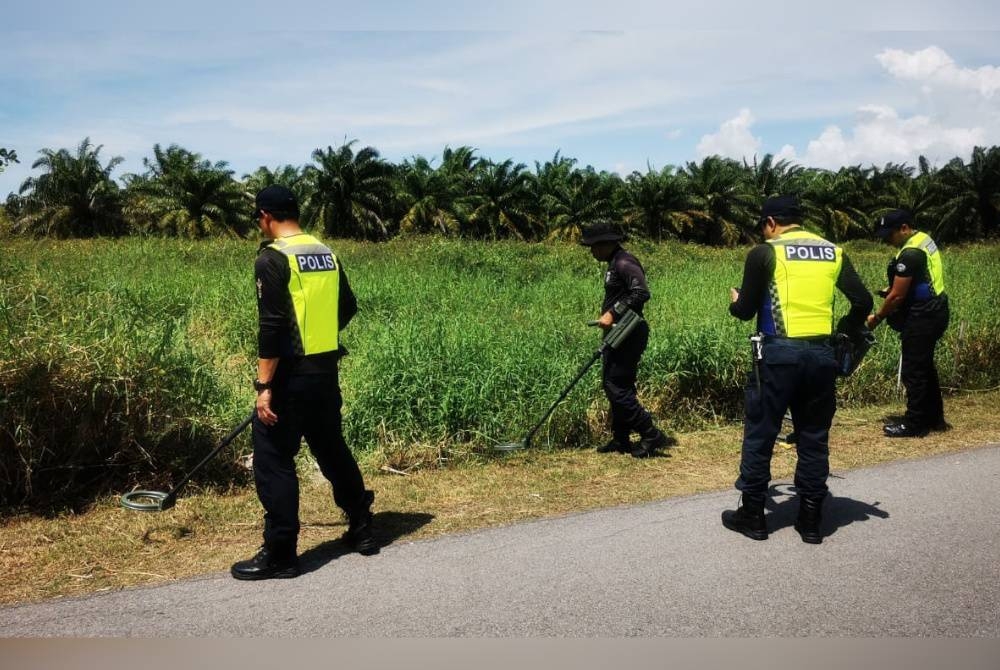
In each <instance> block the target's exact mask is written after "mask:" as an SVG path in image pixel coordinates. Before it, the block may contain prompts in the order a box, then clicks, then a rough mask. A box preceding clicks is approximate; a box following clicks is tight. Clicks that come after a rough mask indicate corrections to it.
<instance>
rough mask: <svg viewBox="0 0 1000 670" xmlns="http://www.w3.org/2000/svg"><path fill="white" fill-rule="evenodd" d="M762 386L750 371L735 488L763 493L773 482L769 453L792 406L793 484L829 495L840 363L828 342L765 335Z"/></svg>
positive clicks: (806, 491) (805, 491)
mask: <svg viewBox="0 0 1000 670" xmlns="http://www.w3.org/2000/svg"><path fill="white" fill-rule="evenodd" d="M759 369H760V391H759V392H758V390H757V380H756V377H755V374H754V372H752V371H751V373H750V376H749V379H748V381H747V387H746V393H745V402H746V407H745V418H744V423H743V453H742V457H741V459H740V476H739V479H737V480H736V488H738V489H739V490H741V491H743V492H744V493H746V494H749V495H763V494H764V493H766V492H767V487H768V484H769V483H770V481H771V455H772V454H773V453H774V441H775V439H777V437H778V433H779V432H780V431H781V421H782V419H783V418H784V416H785V412H786V411H787V410H788V409H791V410H792V421H793V423H794V425H795V432H796V433H797V435H798V441H797V442H796V443H795V449H796V451H797V452H798V459H797V463H796V465H795V488H796V489H797V490H798V493H799V494H800V495H804V496H821V495H824V494H826V492H827V486H826V479H827V477H828V476H829V474H830V448H829V437H830V424H831V423H832V422H833V415H834V412H835V411H836V409H837V399H836V381H837V363H836V360H835V359H834V354H833V347H831V346H830V345H829V344H827V343H817V342H809V341H806V340H790V339H780V338H767V339H765V341H764V360H763V361H761V363H760V365H759Z"/></svg>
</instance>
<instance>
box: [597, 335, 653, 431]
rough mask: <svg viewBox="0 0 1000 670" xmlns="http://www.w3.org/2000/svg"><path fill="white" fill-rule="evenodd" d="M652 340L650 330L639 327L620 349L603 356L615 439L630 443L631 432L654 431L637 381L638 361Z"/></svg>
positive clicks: (604, 375)
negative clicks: (637, 389)
mask: <svg viewBox="0 0 1000 670" xmlns="http://www.w3.org/2000/svg"><path fill="white" fill-rule="evenodd" d="M648 341H649V327H648V326H647V325H646V324H640V325H639V326H638V327H636V329H635V330H634V331H633V332H632V334H631V335H630V336H629V337H628V339H626V340H625V341H624V342H623V343H622V344H621V346H620V347H619V348H618V349H616V350H608V351H606V352H605V353H604V365H603V374H602V377H603V385H604V394H605V396H606V397H607V399H608V403H609V404H610V405H611V430H612V433H613V435H614V436H615V438H617V439H620V440H624V441H625V442H627V441H628V438H629V435H630V433H631V432H632V431H636V432H638V433H640V434H643V435H644V436H645V434H647V433H649V432H650V431H651V430H653V418H652V417H651V416H650V414H649V412H647V411H646V409H645V408H644V407H643V406H642V404H641V403H640V402H639V396H638V393H637V391H636V387H635V382H636V377H637V376H638V371H639V360H640V359H641V358H642V354H643V352H644V351H645V350H646V345H647V343H648Z"/></svg>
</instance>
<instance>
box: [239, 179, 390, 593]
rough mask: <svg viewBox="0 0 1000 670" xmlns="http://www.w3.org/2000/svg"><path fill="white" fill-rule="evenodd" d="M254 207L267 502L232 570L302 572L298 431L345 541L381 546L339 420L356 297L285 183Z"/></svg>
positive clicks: (259, 454) (257, 474) (257, 469)
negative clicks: (251, 549)
mask: <svg viewBox="0 0 1000 670" xmlns="http://www.w3.org/2000/svg"><path fill="white" fill-rule="evenodd" d="M256 206H257V208H256V211H255V212H254V214H255V216H256V217H257V221H258V225H259V226H260V230H261V232H262V233H263V235H264V237H265V238H266V239H265V240H264V242H263V243H262V244H261V246H260V251H259V253H258V255H257V261H256V262H255V263H254V275H255V279H256V285H257V312H258V318H259V321H258V323H259V328H258V336H257V348H258V357H259V358H258V363H257V379H255V380H254V388H255V389H256V391H257V413H256V416H255V417H254V419H253V424H252V425H253V473H254V481H255V482H256V484H257V495H258V497H259V498H260V502H261V505H263V507H264V544H263V546H262V547H261V548H260V551H259V552H258V553H257V555H256V556H254V557H253V558H251V559H249V560H246V561H240V562H239V563H236V564H234V565H233V567H232V570H231V573H232V575H233V577H235V578H236V579H271V578H283V577H295V576H297V575H298V574H299V565H298V557H297V540H298V534H299V482H298V477H297V476H296V472H295V455H296V453H298V451H299V446H300V445H301V441H302V438H303V437H305V440H306V442H307V443H308V445H309V449H310V451H312V454H313V456H315V458H316V462H317V464H318V465H319V468H320V471H321V472H322V473H323V476H324V477H326V478H327V480H329V481H330V483H331V484H332V486H333V499H334V502H335V503H336V504H337V505H338V506H339V507H340V508H341V509H342V510H344V512H345V513H346V514H347V517H348V520H349V526H348V529H347V532H346V533H345V534H344V537H343V538H342V539H343V541H344V542H345V543H347V545H348V546H350V547H351V548H352V549H355V550H356V551H359V552H360V553H363V554H369V553H374V552H376V551H377V550H378V546H377V544H376V542H375V538H374V536H373V534H372V513H371V505H372V502H373V501H374V493H372V492H371V491H367V490H365V484H364V480H363V479H362V477H361V471H360V469H359V468H358V464H357V461H355V459H354V455H353V454H352V453H351V451H350V449H348V447H347V444H346V443H345V441H344V435H343V430H342V427H341V413H340V409H341V405H342V400H341V395H340V383H339V379H338V369H337V366H338V360H339V359H340V356H341V354H342V348H341V347H340V343H339V331H340V330H341V329H343V328H344V326H346V325H347V324H348V322H349V321H350V320H351V318H352V317H353V316H354V314H355V313H356V312H357V301H356V300H355V298H354V293H353V292H352V291H351V287H350V285H349V284H348V282H347V275H345V274H344V268H343V266H342V265H341V263H340V260H339V259H338V258H337V257H336V256H335V255H334V254H333V252H332V251H330V249H329V248H328V247H326V246H325V245H324V244H322V243H321V242H320V241H319V240H317V239H316V238H315V237H313V236H312V235H308V234H306V233H304V232H302V229H301V228H299V223H298V218H299V206H298V201H297V200H296V198H295V195H294V194H293V193H292V192H291V191H290V190H289V189H287V188H285V187H283V186H268V187H267V188H265V189H263V190H261V191H260V192H259V193H258V194H257V197H256Z"/></svg>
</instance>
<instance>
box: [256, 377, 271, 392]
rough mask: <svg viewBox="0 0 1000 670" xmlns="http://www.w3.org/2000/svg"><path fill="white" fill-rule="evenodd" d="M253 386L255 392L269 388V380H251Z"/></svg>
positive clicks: (268, 389)
mask: <svg viewBox="0 0 1000 670" xmlns="http://www.w3.org/2000/svg"><path fill="white" fill-rule="evenodd" d="M253 388H254V390H255V391H256V392H257V393H261V392H263V391H270V390H271V382H262V381H261V380H259V379H254V380H253Z"/></svg>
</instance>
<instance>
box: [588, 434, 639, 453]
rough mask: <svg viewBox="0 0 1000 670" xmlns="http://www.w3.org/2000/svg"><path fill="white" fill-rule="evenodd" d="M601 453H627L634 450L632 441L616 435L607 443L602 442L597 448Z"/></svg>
mask: <svg viewBox="0 0 1000 670" xmlns="http://www.w3.org/2000/svg"><path fill="white" fill-rule="evenodd" d="M596 451H597V453H599V454H610V453H611V452H617V453H619V454H627V453H629V452H630V451H632V441H631V440H630V439H629V438H628V437H625V438H624V439H622V438H621V437H614V438H612V439H611V441H610V442H608V443H607V444H602V445H601V446H599V447H598V448H597V449H596Z"/></svg>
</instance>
